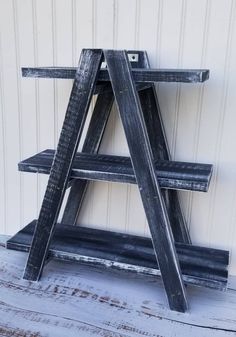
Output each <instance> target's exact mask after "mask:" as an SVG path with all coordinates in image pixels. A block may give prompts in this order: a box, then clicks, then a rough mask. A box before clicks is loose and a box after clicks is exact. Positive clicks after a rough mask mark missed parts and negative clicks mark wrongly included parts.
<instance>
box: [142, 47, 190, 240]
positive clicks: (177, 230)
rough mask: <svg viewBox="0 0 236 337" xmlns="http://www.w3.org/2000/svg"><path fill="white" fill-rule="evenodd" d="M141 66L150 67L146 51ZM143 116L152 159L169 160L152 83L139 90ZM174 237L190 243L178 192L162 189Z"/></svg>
mask: <svg viewBox="0 0 236 337" xmlns="http://www.w3.org/2000/svg"><path fill="white" fill-rule="evenodd" d="M142 63H143V67H145V68H150V65H149V60H148V56H147V53H146V52H144V53H143V60H142ZM139 99H140V103H141V106H142V111H143V116H144V119H145V123H146V128H147V132H148V137H149V141H150V144H151V148H152V153H153V157H154V160H158V159H163V160H170V155H169V150H168V145H167V141H166V136H165V131H164V127H163V123H162V120H161V112H160V106H159V103H158V98H157V94H156V90H155V87H154V84H153V85H152V87H150V88H147V89H145V90H143V91H140V92H139ZM161 192H162V196H163V198H164V201H165V205H166V208H167V212H168V215H169V219H170V224H171V228H172V232H173V235H174V239H175V241H176V242H183V243H191V239H190V235H189V231H188V228H187V224H186V222H185V219H184V216H183V213H182V210H181V207H180V203H179V199H178V193H177V191H175V190H164V189H163V190H162V191H161Z"/></svg>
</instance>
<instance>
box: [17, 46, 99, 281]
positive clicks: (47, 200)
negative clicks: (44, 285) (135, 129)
mask: <svg viewBox="0 0 236 337" xmlns="http://www.w3.org/2000/svg"><path fill="white" fill-rule="evenodd" d="M101 62H102V51H101V50H99V49H97V50H89V49H85V50H83V52H82V54H81V57H80V61H79V66H78V69H77V72H76V76H75V80H74V84H73V88H72V91H71V96H70V100H69V104H68V107H67V111H66V116H65V120H64V123H63V127H62V131H61V135H60V139H59V143H58V146H57V151H56V154H55V157H54V160H53V164H52V168H51V172H50V176H49V180H48V185H47V189H46V192H45V196H44V200H43V203H42V207H41V210H40V214H39V219H38V222H37V226H36V229H35V234H34V237H33V241H32V246H31V249H30V253H29V257H28V261H27V264H26V268H25V272H24V276H23V277H24V278H25V279H29V280H38V279H39V277H40V274H41V272H42V269H43V265H44V261H45V259H46V258H47V252H48V248H49V244H50V239H51V236H52V233H53V229H54V226H55V224H56V221H57V217H58V213H59V210H60V206H61V202H62V200H63V196H64V194H65V190H66V187H67V182H68V180H69V177H70V170H71V166H72V162H73V159H74V156H75V153H76V150H77V146H78V143H79V140H80V137H81V134H82V130H83V125H84V122H85V118H86V115H87V111H88V108H89V103H90V100H91V97H92V95H93V90H94V87H95V81H96V78H97V74H98V70H99V68H100V65H101Z"/></svg>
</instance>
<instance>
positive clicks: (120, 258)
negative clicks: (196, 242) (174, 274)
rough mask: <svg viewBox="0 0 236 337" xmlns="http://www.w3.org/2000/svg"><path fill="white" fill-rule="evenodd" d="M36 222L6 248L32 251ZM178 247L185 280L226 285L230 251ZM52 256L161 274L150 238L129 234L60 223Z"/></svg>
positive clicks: (16, 236)
mask: <svg viewBox="0 0 236 337" xmlns="http://www.w3.org/2000/svg"><path fill="white" fill-rule="evenodd" d="M36 222H37V221H36V220H33V221H32V222H31V223H30V224H28V225H27V226H26V227H25V228H23V229H22V230H20V231H19V232H18V233H17V234H16V235H14V236H13V237H12V238H10V239H9V240H8V241H7V243H6V248H8V249H13V250H18V251H29V249H30V245H31V241H32V236H33V233H34V229H35V226H36ZM176 250H177V254H178V257H179V262H180V266H181V270H182V273H183V279H184V281H185V282H186V283H189V284H194V285H199V286H205V287H210V288H216V289H221V290H224V289H225V288H226V286H227V277H228V272H227V267H228V263H229V253H228V251H224V250H219V249H213V248H205V247H198V246H193V245H187V244H182V243H176ZM51 257H52V258H56V259H60V260H67V261H78V262H83V263H86V264H95V265H103V266H105V267H112V268H116V269H122V270H127V271H134V272H137V273H143V274H150V275H159V276H160V271H159V269H158V265H157V261H156V257H155V253H154V250H153V246H152V242H151V239H150V238H146V237H140V236H135V235H130V234H122V233H116V232H110V231H104V230H99V229H93V228H85V227H81V226H68V225H62V224H57V225H56V230H55V233H54V235H53V238H52V241H51V244H50V250H49V258H51Z"/></svg>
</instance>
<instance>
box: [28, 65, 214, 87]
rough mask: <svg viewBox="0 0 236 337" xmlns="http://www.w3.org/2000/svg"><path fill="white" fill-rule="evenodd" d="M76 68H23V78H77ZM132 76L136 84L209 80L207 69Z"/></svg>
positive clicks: (101, 77) (104, 78) (147, 71)
mask: <svg viewBox="0 0 236 337" xmlns="http://www.w3.org/2000/svg"><path fill="white" fill-rule="evenodd" d="M75 72H76V68H72V67H41V68H40V67H39V68H22V76H23V77H34V78H64V79H69V78H71V79H73V78H75ZM132 75H133V78H134V81H135V82H146V83H153V82H182V83H198V82H205V81H206V80H208V78H209V70H207V69H190V70H188V69H142V68H140V69H133V70H132ZM98 80H99V81H109V75H108V71H107V70H106V69H101V70H100V72H99V76H98Z"/></svg>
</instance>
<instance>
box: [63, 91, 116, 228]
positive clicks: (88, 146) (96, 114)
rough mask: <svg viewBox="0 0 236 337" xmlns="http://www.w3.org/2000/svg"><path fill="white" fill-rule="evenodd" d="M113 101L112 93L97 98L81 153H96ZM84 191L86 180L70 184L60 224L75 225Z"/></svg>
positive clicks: (77, 180)
mask: <svg viewBox="0 0 236 337" xmlns="http://www.w3.org/2000/svg"><path fill="white" fill-rule="evenodd" d="M113 101H114V95H113V93H112V92H109V93H104V94H100V95H99V96H98V98H97V100H96V104H95V107H94V111H93V114H92V117H91V121H90V124H89V127H88V131H87V135H86V138H85V141H84V144H83V148H82V151H83V152H86V153H97V152H98V149H99V146H100V143H101V140H102V136H103V133H104V130H105V127H106V124H107V120H108V117H109V114H110V111H111V108H112V104H113ZM86 189H87V181H86V180H80V179H75V180H74V181H73V182H72V186H71V190H70V193H69V196H68V200H67V203H66V206H65V210H64V214H63V217H62V223H66V224H71V225H75V224H76V221H77V218H78V215H79V211H80V207H81V205H82V201H83V197H84V194H85V191H86Z"/></svg>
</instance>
